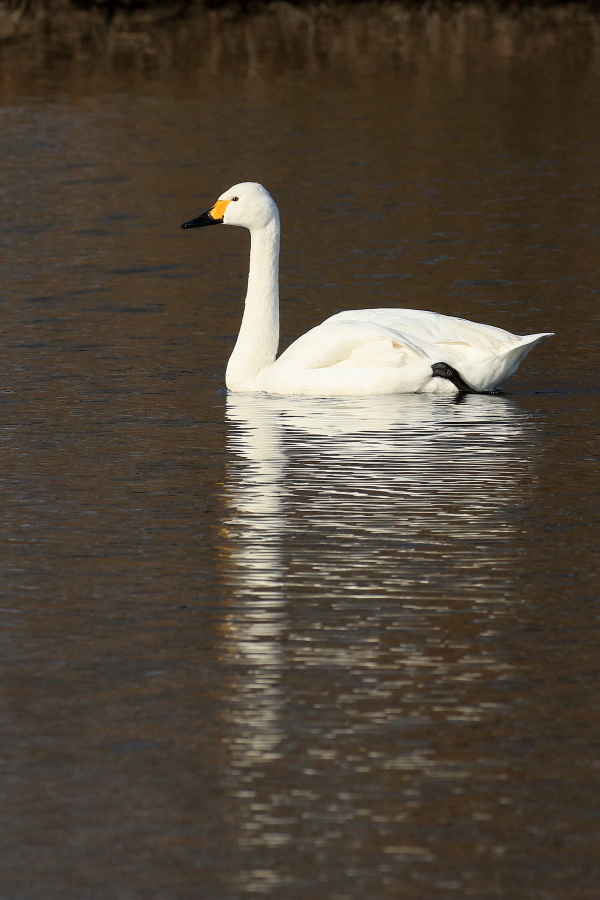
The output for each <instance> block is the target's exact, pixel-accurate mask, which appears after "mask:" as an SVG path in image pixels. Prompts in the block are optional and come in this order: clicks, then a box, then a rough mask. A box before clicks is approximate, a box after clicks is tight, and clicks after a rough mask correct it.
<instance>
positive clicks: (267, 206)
mask: <svg viewBox="0 0 600 900" xmlns="http://www.w3.org/2000/svg"><path fill="white" fill-rule="evenodd" d="M278 216H279V214H278V212H277V207H276V206H275V201H274V200H273V198H272V197H271V195H270V194H269V192H268V191H267V190H265V188H264V187H263V186H262V184H257V183H256V182H255V181H243V182H242V183H241V184H234V186H233V187H232V188H229V190H228V191H225V193H224V194H221V196H220V197H219V199H218V200H217V202H216V203H215V205H214V206H211V208H210V209H208V210H207V211H206V212H204V213H202V215H200V216H198V217H197V218H195V219H190V221H189V222H184V223H183V225H182V226H181V227H182V228H202V227H204V226H205V225H221V224H223V225H241V226H242V227H243V228H249V229H250V230H251V231H252V230H253V229H254V228H264V227H265V225H268V224H269V222H272V221H273V220H275V221H276V220H277V219H278Z"/></svg>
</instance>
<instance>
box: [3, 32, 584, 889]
mask: <svg viewBox="0 0 600 900" xmlns="http://www.w3.org/2000/svg"><path fill="white" fill-rule="evenodd" d="M415 40H416V39H415ZM567 43H568V42H567ZM411 46H412V45H411ZM423 46H425V45H422V44H418V45H415V47H416V49H415V50H414V53H413V54H412V55H411V56H410V59H409V60H408V61H405V62H404V63H402V64H400V63H397V64H396V63H395V64H391V63H390V64H389V65H383V64H382V65H381V71H378V65H377V61H376V58H375V57H372V56H368V54H366V55H365V57H364V59H363V60H362V62H364V65H363V66H362V69H361V67H360V66H359V65H358V63H357V64H356V66H354V67H353V65H352V60H351V59H350V60H349V61H348V60H347V61H346V64H345V65H342V64H336V65H329V64H327V61H326V60H325V62H323V61H322V60H321V63H319V59H320V57H319V58H318V59H317V61H316V62H315V60H314V59H313V61H312V63H311V65H308V63H306V61H305V60H304V61H303V60H302V59H300V60H299V61H298V60H296V61H295V62H294V63H293V64H292V62H290V63H289V65H287V64H286V63H285V60H283V61H282V60H279V62H277V61H273V60H271V61H270V62H269V64H268V65H267V64H266V63H265V65H263V66H262V67H261V65H260V64H259V65H256V64H255V63H256V58H254V62H253V63H252V65H250V64H248V65H246V63H244V64H243V65H241V64H240V66H239V67H237V68H236V67H233V68H231V67H228V66H226V65H223V66H220V64H218V62H217V63H214V60H213V63H211V65H208V63H207V64H206V66H203V64H201V63H200V61H198V62H197V65H196V63H195V62H194V60H193V59H190V58H189V56H185V55H184V57H183V58H182V60H181V61H178V59H177V54H176V53H175V54H173V52H172V50H173V48H172V46H171V45H169V47H170V48H171V49H170V50H169V48H167V49H166V50H165V51H164V52H165V53H167V50H168V51H169V53H171V55H170V56H169V57H168V60H167V62H165V63H164V65H163V66H162V68H161V67H160V66H159V67H158V68H156V67H155V68H152V67H150V68H149V69H147V70H146V69H144V68H143V67H141V68H140V67H139V66H138V67H137V68H135V67H131V66H130V67H129V68H128V66H127V65H123V66H122V67H121V68H119V66H118V65H116V64H115V65H111V66H108V65H106V66H104V67H103V66H100V65H98V66H97V67H96V68H94V66H93V65H91V64H86V65H87V68H86V67H85V66H83V68H77V67H75V68H73V67H70V66H69V65H67V64H66V63H65V64H60V65H59V64H56V66H54V65H48V67H46V68H45V67H44V66H41V67H40V68H39V70H38V71H32V70H31V69H27V70H26V71H25V73H24V74H23V72H21V70H19V72H20V74H19V76H18V77H17V76H15V77H14V78H13V80H12V81H11V79H10V78H9V77H8V75H7V73H6V71H3V76H2V80H1V84H2V92H3V93H2V106H1V108H0V122H1V126H2V127H1V132H0V140H1V143H2V154H1V158H0V166H1V167H2V195H1V208H2V220H1V226H0V230H1V239H2V240H1V252H0V264H1V267H2V291H1V294H0V298H1V300H2V303H1V305H0V310H1V312H2V323H3V338H2V346H3V353H2V387H1V400H2V412H1V418H0V447H1V452H0V475H1V478H0V490H1V492H2V493H1V500H0V527H1V533H2V544H1V548H2V563H3V582H2V586H3V591H2V600H1V609H0V622H1V625H2V654H1V656H0V666H1V680H0V685H1V694H2V710H1V733H2V742H1V751H0V756H1V764H2V765H1V768H0V773H1V784H2V802H1V804H0V822H1V830H2V848H3V849H2V854H1V859H0V870H1V878H0V884H1V885H2V888H1V890H0V895H1V896H2V898H6V900H42V898H43V900H106V898H110V900H238V898H242V897H246V896H253V895H255V896H265V897H273V898H277V900H324V898H327V900H364V898H369V900H371V898H372V900H388V898H389V900H392V898H393V900H395V898H399V897H402V898H405V897H406V898H415V900H431V898H440V900H446V898H455V897H456V898H477V900H479V898H481V900H483V898H505V900H584V898H585V900H588V898H589V900H592V898H596V897H597V896H598V894H599V892H600V861H599V860H600V856H599V853H598V841H599V836H600V820H599V816H600V812H599V810H600V804H599V801H600V797H599V793H600V792H599V790H598V778H599V776H600V755H599V747H600V733H599V729H598V708H599V705H600V700H599V698H600V664H599V662H598V655H599V643H598V626H599V619H598V617H599V615H600V604H599V602H598V601H599V598H598V574H597V571H598V507H597V499H596V498H597V489H598V480H599V478H598V418H599V414H598V409H599V407H598V349H599V348H598V300H599V298H600V218H599V213H600V199H599V197H600V194H599V187H600V53H599V51H598V46H597V45H596V44H594V42H593V40H592V37H590V34H589V33H587V32H586V34H585V35H583V36H581V35H579V36H578V33H577V34H576V35H575V38H573V42H572V43H568V47H567V49H565V48H562V49H561V47H559V48H558V51H557V50H556V48H555V46H554V45H552V46H551V47H550V50H549V52H548V54H547V55H543V54H541V55H540V54H537V55H536V53H525V52H523V53H522V54H521V55H519V53H517V52H514V53H508V52H507V53H496V55H494V54H493V53H490V48H489V46H488V45H487V44H485V42H484V43H482V44H481V46H480V47H479V49H478V46H477V45H475V46H473V47H471V49H470V54H471V55H470V56H469V58H468V59H465V57H464V55H463V56H460V55H459V56H457V55H456V54H453V52H452V46H454V45H452V46H450V47H449V49H447V50H444V49H443V48H442V49H441V50H439V52H437V51H436V52H435V53H434V52H433V51H431V46H432V45H431V42H430V43H429V44H427V47H429V50H427V52H426V50H425V49H422V48H423ZM419 47H421V50H422V56H420V55H419V53H420V52H421V51H419ZM369 52H371V51H369ZM436 53H437V55H436ZM351 56H352V55H351ZM15 58H16V57H15ZM161 59H162V57H161ZM258 60H259V63H260V54H259V55H258ZM367 63H369V65H367ZM195 66H196V67H195ZM211 66H212V68H211ZM247 179H251V180H258V181H262V182H263V183H264V184H265V185H266V186H267V187H268V188H269V190H271V192H272V193H273V195H274V197H275V199H276V200H277V202H278V203H279V205H280V208H281V213H282V222H283V228H284V235H283V255H282V298H283V302H282V319H283V343H285V342H287V341H289V340H290V339H292V338H293V337H295V336H297V335H298V334H300V333H301V332H302V331H304V330H306V329H307V328H308V327H310V326H311V325H313V324H316V323H317V322H318V321H320V320H321V319H323V318H324V317H325V316H327V315H330V314H332V313H333V312H335V311H337V310H339V309H347V308H356V307H363V306H411V307H421V308H425V309H431V308H432V309H435V310H438V311H440V312H443V313H448V314H457V315H461V316H466V317H470V318H474V319H475V320H480V321H484V322H489V323H490V324H494V325H500V326H503V327H506V328H509V329H511V330H514V331H516V332H519V333H527V332H537V331H555V332H556V337H555V338H553V339H551V340H548V341H547V342H546V343H544V344H543V345H540V346H539V347H538V348H536V349H535V351H534V352H533V354H532V355H531V356H530V357H529V358H528V359H527V360H526V362H525V363H524V364H523V366H522V368H521V370H520V372H519V373H518V375H517V376H516V377H514V378H513V379H512V380H511V381H510V382H509V383H508V385H507V392H506V394H505V395H504V396H500V397H481V396H470V397H467V398H465V399H464V400H463V401H462V402H454V401H452V400H449V399H447V398H439V397H424V396H408V397H398V398H383V399H381V398H376V399H373V400H348V401H340V400H336V401H333V402H330V401H322V400H301V399H296V400H294V399H289V400H288V399H283V398H265V397H252V396H233V395H232V396H230V397H228V396H227V395H226V393H225V391H224V390H223V379H224V367H225V363H226V360H227V357H228V354H229V352H230V350H231V348H232V342H233V340H234V337H235V334H236V330H237V328H238V325H239V321H240V315H241V299H242V297H243V293H244V287H245V284H244V281H245V277H246V272H247V252H248V240H247V235H246V234H245V233H244V232H242V231H241V230H240V229H233V228H231V229H227V228H222V229H221V228H215V229H210V230H206V231H200V232H191V233H189V232H181V231H180V230H179V228H178V226H179V223H180V222H183V221H184V220H186V219H189V218H190V217H192V216H194V215H197V214H198V213H199V212H201V211H202V210H203V209H205V208H206V207H207V206H208V205H209V204H211V203H212V201H214V199H215V198H216V197H217V196H218V194H219V193H221V191H223V190H225V189H226V188H227V187H229V186H230V184H232V183H235V182H237V181H242V180H247Z"/></svg>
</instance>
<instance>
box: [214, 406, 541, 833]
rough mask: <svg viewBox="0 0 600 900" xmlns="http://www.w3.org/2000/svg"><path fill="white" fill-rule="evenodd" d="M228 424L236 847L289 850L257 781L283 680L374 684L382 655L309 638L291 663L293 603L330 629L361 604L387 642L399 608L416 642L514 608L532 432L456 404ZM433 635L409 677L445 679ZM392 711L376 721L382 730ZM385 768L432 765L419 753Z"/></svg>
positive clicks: (235, 411)
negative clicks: (468, 612)
mask: <svg viewBox="0 0 600 900" xmlns="http://www.w3.org/2000/svg"><path fill="white" fill-rule="evenodd" d="M227 419H228V423H229V443H228V451H229V462H228V472H227V482H226V488H225V491H226V493H225V502H226V506H227V511H226V514H225V517H224V529H223V538H222V553H221V558H222V562H223V578H224V580H225V582H226V584H227V585H228V587H229V590H230V592H231V596H232V606H231V611H230V614H229V618H228V623H227V630H226V633H225V636H224V646H225V652H226V655H227V657H228V659H229V660H230V662H231V663H235V664H237V665H238V666H239V667H240V668H239V670H238V671H239V675H236V676H234V679H233V683H232V685H231V703H230V713H229V724H230V733H229V736H228V742H229V745H230V752H231V761H232V765H233V767H234V771H237V772H238V773H240V778H237V779H234V782H235V785H236V787H237V788H239V787H240V786H243V784H244V783H245V785H246V787H247V788H248V791H247V792H246V793H245V792H244V791H242V792H241V794H239V796H240V797H241V796H246V794H247V796H248V798H249V799H248V804H247V807H246V808H245V812H244V813H243V814H242V815H241V816H240V823H239V825H240V833H241V837H240V843H241V844H242V845H243V844H249V845H259V844H260V845H263V846H267V847H269V846H270V847H275V846H278V845H282V844H285V843H286V842H287V841H289V840H290V839H291V836H290V834H289V833H288V832H287V831H286V828H285V824H284V822H283V820H281V821H279V824H278V820H277V817H276V816H274V815H273V810H271V815H270V816H269V815H266V813H265V811H264V810H263V811H262V812H261V811H260V810H259V811H258V812H256V811H255V812H253V811H252V810H253V809H254V807H253V805H252V799H251V798H252V797H253V790H252V785H253V782H255V780H256V779H259V780H260V778H262V777H263V775H264V772H262V773H261V767H262V766H264V765H265V764H267V763H269V762H270V761H272V760H277V759H278V758H280V757H281V756H282V755H283V749H282V748H283V744H282V742H283V740H284V737H285V734H284V725H283V721H284V713H285V702H286V700H285V690H284V685H283V674H284V667H285V668H286V669H288V668H290V667H293V666H304V667H314V666H315V665H317V664H323V663H327V664H328V665H331V664H332V663H333V664H335V665H341V666H344V667H346V669H347V670H348V671H349V670H350V669H352V670H353V671H354V672H356V671H358V670H359V669H360V667H361V666H362V667H363V668H366V667H371V670H374V669H376V668H377V666H378V665H379V661H378V660H379V657H378V654H379V655H381V652H382V651H381V648H380V647H379V644H378V640H379V639H378V637H377V635H375V636H374V637H373V636H370V637H364V636H363V639H362V640H361V637H360V635H357V634H356V633H354V634H353V635H349V636H348V637H347V639H346V640H344V639H343V637H344V636H343V635H341V634H337V635H336V639H335V640H332V639H331V633H330V634H329V635H328V634H327V632H326V631H325V630H322V628H321V626H319V628H318V630H317V631H316V632H315V631H312V632H310V631H305V633H304V636H303V638H302V641H304V643H302V642H300V643H298V642H296V643H295V645H294V649H293V655H292V651H291V650H290V649H286V646H287V645H286V642H285V640H284V638H285V636H286V634H287V632H288V631H289V622H288V617H289V615H290V608H289V607H288V603H289V602H290V601H292V602H293V603H294V605H295V607H296V608H295V609H294V613H295V615H297V605H298V604H312V605H313V606H314V605H315V603H318V604H319V607H318V608H319V611H322V615H323V616H325V617H326V615H327V611H328V610H332V609H334V608H337V609H339V608H340V604H346V605H348V602H349V599H352V600H353V601H356V602H359V601H360V602H361V603H365V604H367V605H368V608H369V609H372V610H373V615H374V616H375V617H377V616H379V618H376V619H373V617H372V621H370V623H369V626H368V627H369V628H370V629H373V628H374V629H375V631H377V629H379V630H381V625H382V623H383V622H384V621H385V617H386V616H389V615H390V609H391V610H392V611H393V615H395V616H396V618H398V616H402V615H404V616H405V620H406V622H409V623H410V627H411V628H413V631H414V630H415V629H416V630H419V629H423V628H424V629H428V628H429V624H430V623H429V622H428V621H426V620H425V618H424V616H425V615H426V614H429V612H431V611H432V610H434V611H435V610H437V611H438V612H439V611H440V610H446V609H448V601H449V599H451V598H459V599H461V600H462V599H466V600H467V601H468V602H469V603H470V604H473V605H476V604H484V605H485V604H492V605H493V607H494V609H496V608H497V607H498V605H501V604H502V603H504V602H507V600H506V596H507V593H508V591H509V588H510V585H511V583H512V580H513V579H514V577H515V576H514V571H515V568H516V567H515V565H514V552H513V548H512V545H511V539H513V538H514V537H515V535H516V534H517V532H518V528H519V513H518V508H519V507H518V505H519V504H520V503H521V502H522V491H523V485H524V484H526V483H527V482H528V481H529V480H530V479H531V465H530V461H529V458H528V454H529V449H528V448H529V446H530V440H529V437H528V435H529V432H530V425H529V422H528V418H527V416H526V414H524V413H523V412H522V411H521V410H520V408H519V407H518V405H517V404H516V403H515V402H514V401H512V400H510V399H507V398H504V397H484V396H470V397H467V398H465V399H464V400H463V401H462V402H456V401H455V400H453V399H451V398H444V397H439V398H438V397H425V396H408V397H407V396H404V397H399V398H393V397H385V398H371V399H366V400H365V399H362V398H361V399H351V400H334V401H332V400H314V399H305V398H298V399H294V398H278V397H268V396H264V397H262V396H256V395H254V396H253V395H237V396H231V397H230V398H229V399H228V404H227ZM336 604H337V606H336ZM378 610H379V612H378ZM423 610H426V613H424V612H423ZM490 613H493V609H492V608H491V607H490ZM388 621H389V620H388ZM415 623H416V625H415ZM295 628H296V630H297V629H298V626H297V623H296V625H295ZM338 632H339V628H338ZM371 633H372V632H369V634H371ZM428 633H429V638H428V640H427V641H425V640H423V641H419V642H417V643H415V641H414V639H406V638H405V639H402V641H401V643H400V645H399V646H398V647H397V648H393V652H396V653H397V656H396V657H395V659H396V660H397V664H398V665H400V664H402V665H403V666H404V671H405V673H407V674H408V676H409V677H410V676H411V672H413V671H416V670H420V671H424V669H426V668H427V667H429V668H430V669H431V670H432V671H437V672H440V673H441V672H442V670H443V662H442V661H441V659H440V656H439V645H436V644H435V637H434V636H432V634H431V632H430V631H429V632H428ZM311 635H312V636H311ZM315 635H316V637H315ZM413 638H414V634H413ZM436 653H437V655H436ZM440 677H443V676H442V675H440ZM466 677H468V678H470V677H471V676H470V675H468V676H466ZM371 680H373V679H371ZM376 687H377V685H373V690H375V688H376ZM368 693H372V691H371V689H368ZM373 696H375V695H374V694H373ZM354 699H355V698H354V696H350V703H351V704H352V703H354ZM344 702H345V700H344V698H343V697H341V696H340V697H339V698H338V707H337V708H338V710H339V713H338V715H339V716H341V717H343V716H344V715H346V716H349V715H350V714H351V708H350V707H347V706H346V707H344ZM440 702H442V703H443V702H444V701H443V700H442V701H440ZM457 702H458V700H457V697H456V696H455V693H453V694H452V698H450V697H448V704H449V712H452V713H453V714H454V717H455V718H456V714H457V713H459V717H460V716H462V717H467V718H468V717H469V716H473V717H475V718H476V717H477V716H478V715H479V713H480V710H479V709H473V710H471V711H470V710H469V709H464V710H463V709H458V708H456V709H450V707H451V706H452V705H453V704H456V703H457ZM388 713H389V714H390V715H391V712H390V711H386V712H383V713H382V714H381V716H380V717H379V718H381V724H382V725H383V724H384V720H385V721H387V718H389V716H388ZM396 713H398V711H396ZM365 715H367V714H365ZM368 715H370V716H371V717H373V716H377V715H378V714H377V713H374V712H371V713H369V714H368ZM411 715H412V714H411ZM424 715H425V719H423V721H426V720H427V711H426V710H425V713H424ZM382 717H383V718H382ZM396 720H398V715H396ZM349 721H350V720H348V721H347V722H346V724H348V722H349ZM375 721H376V720H375V719H372V723H373V724H374V723H375ZM377 721H379V719H377ZM412 721H413V722H414V719H413V720H412ZM339 724H340V723H339V722H338V725H339ZM350 724H351V723H350ZM342 730H344V729H343V728H342ZM346 731H347V728H346ZM340 733H341V731H340ZM309 752H310V751H309ZM411 753H412V755H411ZM419 760H420V762H419ZM385 765H386V766H387V767H388V768H397V769H402V768H407V769H408V768H413V769H414V768H415V767H416V766H417V765H418V766H419V767H420V768H421V770H423V769H425V768H427V766H429V767H430V769H431V770H432V771H433V769H432V768H431V767H432V766H433V767H435V766H436V764H434V762H433V761H432V760H430V761H429V762H427V761H426V759H425V757H424V756H423V755H422V754H419V753H417V754H416V755H415V752H414V751H411V752H410V753H409V754H408V755H407V756H406V757H403V756H401V755H400V756H397V757H395V758H392V759H389V760H388V761H387V762H386V763H385ZM435 770H436V771H437V770H438V769H437V768H435Z"/></svg>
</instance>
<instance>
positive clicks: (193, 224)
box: [181, 200, 229, 228]
mask: <svg viewBox="0 0 600 900" xmlns="http://www.w3.org/2000/svg"><path fill="white" fill-rule="evenodd" d="M228 204H229V200H217V202H216V203H215V205H214V206H213V207H212V208H211V209H207V210H206V212H203V213H202V215H201V216H196V218H195V219H190V221H189V222H184V223H183V225H181V228H204V227H205V226H206V225H220V224H221V223H222V222H223V216H224V215H225V210H226V209H227V206H228Z"/></svg>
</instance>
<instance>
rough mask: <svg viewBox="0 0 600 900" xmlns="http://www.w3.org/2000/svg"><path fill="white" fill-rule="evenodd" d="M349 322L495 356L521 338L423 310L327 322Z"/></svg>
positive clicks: (346, 315)
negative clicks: (382, 328)
mask: <svg viewBox="0 0 600 900" xmlns="http://www.w3.org/2000/svg"><path fill="white" fill-rule="evenodd" d="M346 320H351V321H360V322H370V323H373V324H378V325H382V326H385V327H389V328H393V329H397V330H398V331H400V332H403V333H405V334H409V335H410V337H411V339H412V340H415V339H420V340H422V341H426V342H427V343H428V344H430V345H431V344H441V343H443V344H446V343H458V344H465V345H467V346H470V347H473V348H477V349H479V350H488V351H491V352H493V353H501V352H502V351H503V350H506V349H508V348H510V347H513V346H514V345H515V344H516V343H518V342H519V341H520V338H519V337H517V336H516V335H514V334H511V333H510V331H505V330H504V329H503V328H496V327H495V326H494V325H482V324H480V323H479V322H469V321H468V320H467V319H459V318H458V317H456V316H444V315H442V314H441V313H435V312H428V311H427V310H423V309H360V310H348V311H346V312H341V313H337V314H336V315H334V316H332V317H331V318H330V319H327V320H326V322H344V321H346ZM326 322H324V323H323V324H326Z"/></svg>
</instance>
